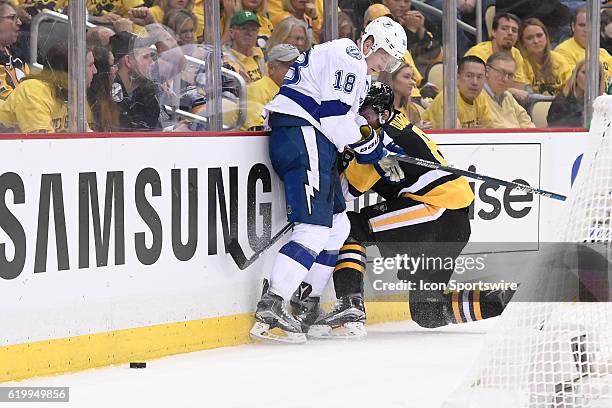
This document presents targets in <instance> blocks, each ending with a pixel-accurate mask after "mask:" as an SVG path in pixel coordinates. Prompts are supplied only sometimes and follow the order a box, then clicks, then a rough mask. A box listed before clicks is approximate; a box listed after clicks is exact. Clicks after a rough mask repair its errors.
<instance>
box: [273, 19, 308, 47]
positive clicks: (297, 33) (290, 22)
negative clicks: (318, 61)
mask: <svg viewBox="0 0 612 408" xmlns="http://www.w3.org/2000/svg"><path fill="white" fill-rule="evenodd" d="M278 44H291V45H293V46H295V47H296V48H297V49H298V50H300V52H304V51H306V50H309V49H310V48H311V47H312V43H311V42H310V39H309V38H308V26H307V25H306V23H305V22H303V21H302V20H298V19H297V18H295V17H287V18H286V19H284V20H283V21H281V22H280V23H279V24H278V25H277V26H276V27H275V28H274V31H273V32H272V35H271V36H270V38H269V39H268V44H267V47H268V49H269V48H272V47H274V46H275V45H278Z"/></svg>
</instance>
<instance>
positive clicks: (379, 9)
mask: <svg viewBox="0 0 612 408" xmlns="http://www.w3.org/2000/svg"><path fill="white" fill-rule="evenodd" d="M382 16H387V17H393V16H392V15H391V10H389V7H387V6H385V5H384V4H380V3H376V4H372V5H371V6H370V7H368V8H367V10H366V11H365V13H364V14H363V28H366V27H367V25H368V24H370V23H371V22H372V20H376V19H377V18H378V17H382Z"/></svg>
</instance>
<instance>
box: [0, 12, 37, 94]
mask: <svg viewBox="0 0 612 408" xmlns="http://www.w3.org/2000/svg"><path fill="white" fill-rule="evenodd" d="M19 27H21V20H19V17H18V15H17V12H16V11H15V9H14V8H13V6H11V5H10V4H7V3H4V4H1V3H0V101H2V100H4V99H6V98H7V97H8V95H9V94H10V93H11V91H12V90H13V89H15V87H16V86H17V84H18V83H19V82H21V80H22V79H23V78H25V76H26V75H27V74H28V73H29V72H30V68H29V67H28V65H27V64H25V63H24V62H23V61H22V60H21V59H20V58H16V57H15V56H14V55H13V53H12V52H11V47H12V46H13V44H15V43H16V42H17V39H18V36H19Z"/></svg>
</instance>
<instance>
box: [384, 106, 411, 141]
mask: <svg viewBox="0 0 612 408" xmlns="http://www.w3.org/2000/svg"><path fill="white" fill-rule="evenodd" d="M383 129H384V130H385V132H387V134H389V136H391V137H393V136H396V135H401V134H402V133H404V132H407V131H409V130H410V120H409V119H408V118H407V117H406V115H404V113H403V112H401V111H398V110H395V112H394V114H393V117H391V119H390V120H388V121H387V122H386V123H385V124H384V125H383Z"/></svg>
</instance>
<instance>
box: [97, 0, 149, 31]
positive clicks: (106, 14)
mask: <svg viewBox="0 0 612 408" xmlns="http://www.w3.org/2000/svg"><path fill="white" fill-rule="evenodd" d="M142 3H143V0H113V1H109V0H86V4H87V10H88V11H89V14H90V17H89V20H90V21H91V22H92V23H94V24H104V25H112V24H114V23H115V22H116V21H117V20H119V19H120V18H121V17H125V18H128V11H129V10H130V9H132V8H136V7H139V6H140V5H142Z"/></svg>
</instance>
